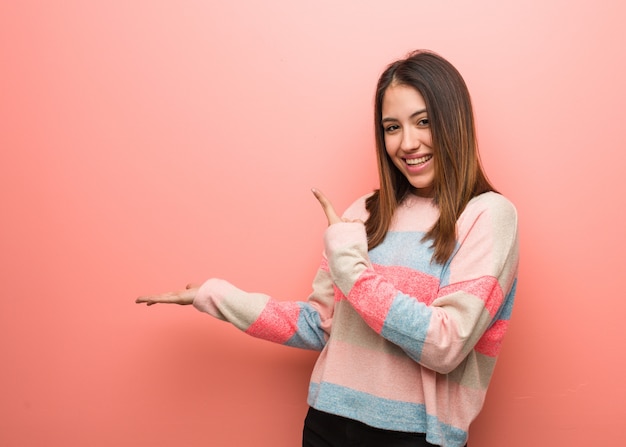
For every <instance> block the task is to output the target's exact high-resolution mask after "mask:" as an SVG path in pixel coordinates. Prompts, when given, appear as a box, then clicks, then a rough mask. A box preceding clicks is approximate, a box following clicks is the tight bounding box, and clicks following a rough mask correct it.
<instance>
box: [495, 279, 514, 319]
mask: <svg viewBox="0 0 626 447" xmlns="http://www.w3.org/2000/svg"><path fill="white" fill-rule="evenodd" d="M516 290H517V278H515V280H514V281H513V285H512V286H511V290H510V291H509V293H508V294H507V295H506V297H505V298H504V303H502V306H500V309H498V312H497V313H496V316H495V317H494V318H493V320H492V322H491V325H493V324H494V323H495V322H496V321H499V320H510V319H511V314H512V313H513V302H514V301H515V291H516ZM490 327H491V326H490Z"/></svg>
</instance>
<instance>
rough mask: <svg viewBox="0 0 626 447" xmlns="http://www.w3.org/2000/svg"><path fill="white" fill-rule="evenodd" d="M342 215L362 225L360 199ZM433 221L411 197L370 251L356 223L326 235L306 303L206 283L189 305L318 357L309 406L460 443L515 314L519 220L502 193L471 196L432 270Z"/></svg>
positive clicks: (425, 205) (428, 204)
mask: <svg viewBox="0 0 626 447" xmlns="http://www.w3.org/2000/svg"><path fill="white" fill-rule="evenodd" d="M344 216H345V217H347V218H349V219H361V220H363V221H364V220H365V219H366V218H367V212H366V210H365V197H363V198H361V199H359V200H357V201H356V202H355V203H354V204H353V205H352V206H351V207H350V208H349V209H348V210H347V211H346V213H345V214H344ZM437 218H438V210H437V208H436V207H435V206H434V205H433V204H432V201H431V200H430V199H425V198H420V197H415V196H411V197H410V198H408V199H407V200H406V201H405V202H404V203H403V204H402V205H401V206H400V207H399V208H398V210H397V212H396V216H395V218H394V221H393V223H392V226H391V228H390V231H389V233H388V234H387V237H386V238H385V240H384V242H383V243H382V244H380V245H379V246H378V247H376V248H374V249H373V250H371V251H369V252H368V250H367V238H366V234H365V228H364V226H363V225H362V224H361V223H338V224H335V225H332V226H330V227H329V228H328V229H327V230H326V233H325V256H324V259H323V260H322V263H321V267H320V269H319V271H318V272H317V275H316V276H315V279H314V281H313V292H312V293H311V295H310V296H309V298H308V300H307V301H306V302H290V301H287V302H285V301H276V300H274V299H272V298H270V297H268V296H267V295H264V294H260V293H247V292H244V291H242V290H239V289H238V288H236V287H234V286H233V285H231V284H230V283H228V282H226V281H223V280H219V279H211V280H209V281H207V282H206V283H204V285H203V286H202V287H201V288H200V290H199V292H198V294H197V296H196V298H195V300H194V306H195V307H196V308H197V309H199V310H201V311H203V312H207V313H209V314H211V315H213V316H214V317H217V318H219V319H222V320H226V321H229V322H231V323H233V324H234V325H235V326H237V327H238V328H239V329H241V330H243V331H245V332H246V333H248V334H250V335H252V336H255V337H260V338H263V339H266V340H270V341H273V342H277V343H282V344H285V345H289V346H295V347H300V348H307V349H316V350H321V353H320V355H319V358H318V360H317V362H316V364H315V368H314V370H313V373H312V376H311V382H310V386H309V397H308V403H309V405H311V406H312V407H314V408H316V409H318V410H321V411H325V412H328V413H333V414H338V415H341V416H344V417H348V418H351V419H356V420H359V421H361V422H364V423H366V424H368V425H371V426H374V427H378V428H383V429H388V430H397V431H407V432H421V433H426V435H427V437H426V439H427V440H428V442H430V443H432V444H436V445H441V446H445V447H460V446H463V445H465V443H466V441H467V434H468V429H469V425H470V423H471V422H472V421H473V420H474V419H475V417H476V416H477V415H478V413H479V411H480V409H481V407H482V405H483V402H484V399H485V393H486V390H487V386H488V384H489V381H490V379H491V375H492V373H493V368H494V366H495V362H496V358H497V355H498V353H499V351H500V346H501V343H502V339H503V337H504V334H505V332H506V329H507V327H508V322H509V317H510V315H511V310H512V306H513V297H514V295H515V283H516V277H517V265H518V241H517V214H516V211H515V208H514V206H513V205H512V204H511V203H510V202H509V201H508V200H507V199H506V198H504V197H503V196H501V195H499V194H496V193H485V194H482V195H480V196H478V197H475V198H474V199H472V200H471V201H470V203H469V204H468V205H467V207H466V209H465V211H464V212H463V214H462V215H461V217H460V218H459V220H458V222H457V246H456V249H455V251H454V253H453V255H452V257H451V258H450V259H449V260H448V262H446V264H445V265H440V264H436V263H434V262H431V257H432V249H431V248H430V245H431V244H430V242H422V236H423V235H424V233H425V232H426V231H428V229H429V228H430V227H431V226H432V225H433V223H434V222H435V221H436V220H437Z"/></svg>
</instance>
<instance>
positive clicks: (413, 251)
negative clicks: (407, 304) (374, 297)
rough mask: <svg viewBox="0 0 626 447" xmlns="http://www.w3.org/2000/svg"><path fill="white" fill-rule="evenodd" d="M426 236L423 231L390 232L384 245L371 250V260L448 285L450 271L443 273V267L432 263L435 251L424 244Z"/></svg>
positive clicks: (429, 245)
mask: <svg viewBox="0 0 626 447" xmlns="http://www.w3.org/2000/svg"><path fill="white" fill-rule="evenodd" d="M424 234H426V233H424V232H422V231H390V232H388V233H387V236H386V237H385V240H384V241H383V243H382V244H380V245H378V246H376V247H374V248H373V249H372V250H370V252H369V258H370V260H371V261H372V263H374V264H379V265H384V266H401V267H408V268H410V269H413V270H416V271H418V272H423V273H426V274H428V275H431V276H433V277H435V278H440V282H441V283H442V284H447V282H448V276H449V274H448V273H447V272H448V270H447V269H446V272H445V273H443V271H444V266H443V265H441V264H437V263H436V262H431V260H432V257H433V249H432V248H431V244H428V243H423V242H422V238H423V237H424ZM442 275H445V277H444V276H442Z"/></svg>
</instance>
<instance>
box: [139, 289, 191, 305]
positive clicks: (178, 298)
mask: <svg viewBox="0 0 626 447" xmlns="http://www.w3.org/2000/svg"><path fill="white" fill-rule="evenodd" d="M196 292H197V289H195V288H192V289H185V290H181V291H179V292H168V293H163V294H160V295H146V296H140V297H139V298H137V299H136V300H135V302H136V303H138V304H144V303H145V304H147V305H148V306H152V305H153V304H180V305H187V304H192V303H193V300H194V298H195V296H196Z"/></svg>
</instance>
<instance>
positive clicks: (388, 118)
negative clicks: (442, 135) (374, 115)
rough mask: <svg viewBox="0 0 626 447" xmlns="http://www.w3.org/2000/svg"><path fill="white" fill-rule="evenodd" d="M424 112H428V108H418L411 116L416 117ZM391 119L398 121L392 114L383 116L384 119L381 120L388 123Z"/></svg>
mask: <svg viewBox="0 0 626 447" xmlns="http://www.w3.org/2000/svg"><path fill="white" fill-rule="evenodd" d="M422 113H426V109H420V110H417V111H416V112H413V113H412V114H411V116H410V117H409V118H415V117H416V116H418V115H421V114H422ZM389 121H398V120H397V119H395V118H392V117H390V116H387V117H385V118H383V119H382V120H380V122H381V123H387V122H389Z"/></svg>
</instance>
